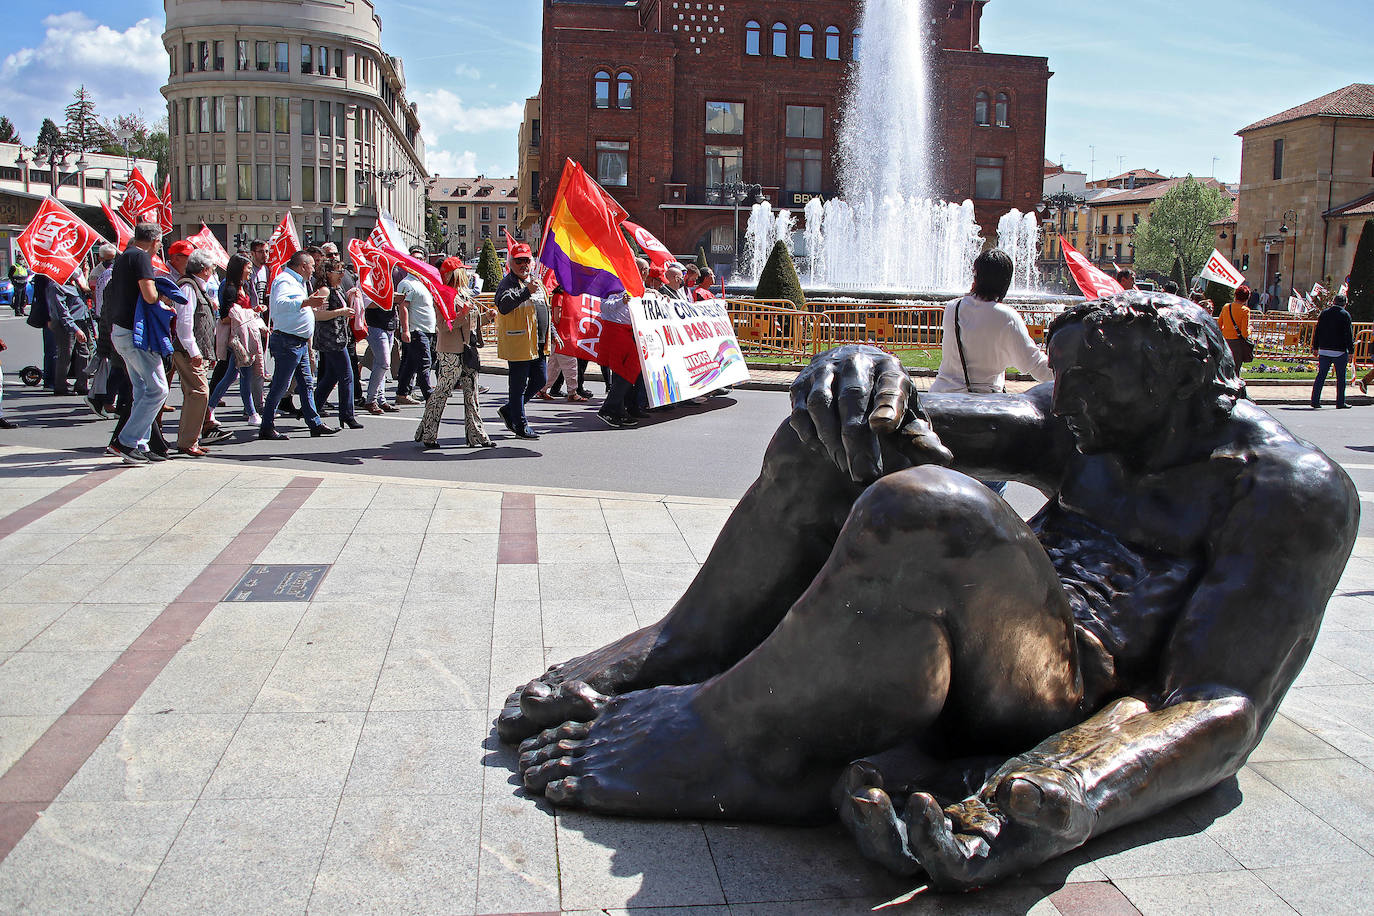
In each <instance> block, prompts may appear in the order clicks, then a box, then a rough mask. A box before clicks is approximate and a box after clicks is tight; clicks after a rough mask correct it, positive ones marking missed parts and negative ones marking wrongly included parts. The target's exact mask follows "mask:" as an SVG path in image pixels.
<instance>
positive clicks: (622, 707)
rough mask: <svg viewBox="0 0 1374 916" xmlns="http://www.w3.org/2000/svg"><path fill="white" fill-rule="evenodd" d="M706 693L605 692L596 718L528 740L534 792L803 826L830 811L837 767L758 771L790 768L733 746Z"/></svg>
mask: <svg viewBox="0 0 1374 916" xmlns="http://www.w3.org/2000/svg"><path fill="white" fill-rule="evenodd" d="M698 689H699V687H698V686H697V685H693V686H687V687H657V688H654V689H652V690H639V691H635V692H633V693H628V694H625V695H623V696H618V697H609V698H603V702H602V704H601V708H600V710H599V714H598V715H597V716H596V718H595V719H593V720H592V721H590V722H570V723H566V724H564V725H561V726H559V727H558V728H551V729H548V730H546V731H544V732H542V733H541V734H539V735H537V736H536V737H534V738H531V739H529V740H528V741H526V742H524V743H523V744H521V745H520V751H521V754H520V768H521V770H522V771H523V774H524V777H523V778H524V783H525V788H526V789H528V790H530V791H531V792H534V793H537V794H542V795H544V796H545V797H546V798H548V799H549V800H550V801H551V802H553V803H554V804H556V805H559V806H566V807H574V808H585V809H587V810H590V811H597V812H601V813H605V814H629V815H638V816H641V817H688V818H725V819H740V820H766V821H786V822H803V823H805V822H814V821H817V820H820V819H822V818H824V817H826V816H828V815H829V814H830V812H831V809H830V807H829V805H828V804H827V803H826V794H827V788H828V786H829V784H830V783H831V782H832V781H833V779H834V775H835V774H834V771H833V770H829V771H827V772H825V773H822V774H814V773H806V772H799V771H798V770H797V768H796V767H791V769H792V771H793V772H792V775H790V776H788V777H785V778H778V779H766V778H761V777H760V776H759V775H757V773H758V772H760V771H766V772H772V771H773V770H774V769H775V768H778V767H779V766H780V765H782V766H784V768H785V767H787V764H786V763H785V762H784V761H782V760H780V759H779V757H778V756H777V755H776V754H751V753H750V752H748V751H744V752H743V753H742V754H741V752H740V751H734V752H733V753H732V752H731V751H727V749H726V742H725V740H724V737H723V736H722V735H720V734H718V733H717V732H716V730H715V729H714V728H712V727H710V726H708V725H707V724H706V723H705V722H704V721H703V720H702V719H701V718H700V717H699V716H698V715H697V714H696V712H695V711H694V710H693V709H692V704H691V701H692V698H693V696H694V695H695V693H696V691H697V690H698ZM731 747H732V748H737V747H740V744H739V742H732V743H731ZM758 757H767V759H766V760H763V761H760V760H759V759H757V758H758ZM760 763H762V764H763V765H762V766H759V764H760Z"/></svg>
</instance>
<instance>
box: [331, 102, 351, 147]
mask: <svg viewBox="0 0 1374 916" xmlns="http://www.w3.org/2000/svg"><path fill="white" fill-rule="evenodd" d="M334 136H336V137H338V138H339V139H340V140H342V139H345V138H346V137H347V136H348V107H347V106H346V105H344V103H343V102H337V103H335V105H334Z"/></svg>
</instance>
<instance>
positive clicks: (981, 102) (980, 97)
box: [973, 89, 989, 127]
mask: <svg viewBox="0 0 1374 916" xmlns="http://www.w3.org/2000/svg"><path fill="white" fill-rule="evenodd" d="M973 123H974V124H975V125H977V126H978V127H987V126H988V124H989V121H988V94H987V93H986V92H984V91H983V90H981V89H979V90H978V94H977V95H975V96H974V97H973Z"/></svg>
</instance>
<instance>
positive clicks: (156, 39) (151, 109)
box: [0, 12, 167, 143]
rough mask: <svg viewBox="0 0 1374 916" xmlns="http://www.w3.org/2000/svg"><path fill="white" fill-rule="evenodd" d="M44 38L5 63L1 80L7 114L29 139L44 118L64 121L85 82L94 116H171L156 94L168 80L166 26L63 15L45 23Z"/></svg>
mask: <svg viewBox="0 0 1374 916" xmlns="http://www.w3.org/2000/svg"><path fill="white" fill-rule="evenodd" d="M43 27H44V30H45V31H44V35H43V41H42V43H41V44H39V45H38V46H37V47H34V48H20V49H18V50H17V51H14V52H12V53H10V54H9V55H8V56H6V57H5V59H4V62H3V63H0V82H2V83H3V84H4V86H5V88H6V91H7V95H8V98H6V99H5V101H4V103H3V104H4V106H5V108H6V109H7V110H6V111H5V112H4V113H5V114H7V115H9V117H10V120H12V121H14V122H15V124H16V126H18V127H19V130H20V133H21V134H22V135H23V137H24V139H25V140H26V141H28V142H30V143H31V142H33V140H34V138H35V137H36V136H37V134H38V125H39V123H40V122H41V121H42V120H43V118H52V119H53V120H54V121H56V122H58V124H61V123H62V121H63V109H64V108H66V107H67V104H68V103H69V102H71V99H72V92H73V91H74V90H75V89H76V88H77V87H78V86H81V85H83V84H84V85H85V86H86V89H87V90H88V91H89V92H90V93H91V95H92V96H93V98H94V99H95V103H96V112H97V113H98V114H99V115H101V116H102V117H106V118H112V117H114V116H115V115H117V114H126V113H133V112H142V114H143V116H144V117H145V118H146V119H147V120H148V121H149V122H155V121H157V120H158V119H160V118H161V117H163V113H164V112H165V111H166V103H165V102H164V101H163V99H162V95H161V93H160V92H159V91H158V90H159V89H160V88H161V87H162V84H163V82H164V81H165V80H166V79H167V52H166V50H164V49H163V47H162V25H161V23H159V22H155V21H154V20H152V19H140V20H139V21H138V22H136V23H134V24H133V25H132V26H129V27H128V28H127V29H125V30H123V31H118V30H116V29H114V28H111V27H110V26H107V25H104V24H101V23H98V22H96V21H95V20H94V19H91V18H90V17H89V16H87V15H85V14H84V13H80V12H68V13H57V14H55V15H51V16H48V17H47V18H45V19H44V20H43Z"/></svg>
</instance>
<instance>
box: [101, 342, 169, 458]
mask: <svg viewBox="0 0 1374 916" xmlns="http://www.w3.org/2000/svg"><path fill="white" fill-rule="evenodd" d="M110 343H112V344H114V348H115V352H116V353H118V354H119V356H120V358H121V359H123V360H124V371H126V372H127V373H129V385H130V386H131V387H132V388H133V392H134V403H133V405H132V406H131V407H130V408H129V420H128V422H127V423H125V424H124V428H123V429H122V430H120V432H119V444H120V445H122V446H124V447H125V448H132V449H146V448H147V447H148V437H149V436H150V435H152V429H153V423H154V422H155V421H156V420H157V413H158V411H159V410H161V409H162V405H163V403H164V402H166V400H167V372H166V370H165V369H163V367H162V357H161V356H160V355H159V354H157V353H150V352H149V351H147V350H140V349H139V348H138V347H135V346H134V332H133V331H131V330H129V329H128V328H121V327H120V326H118V325H115V326H114V328H112V329H111V330H110Z"/></svg>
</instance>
